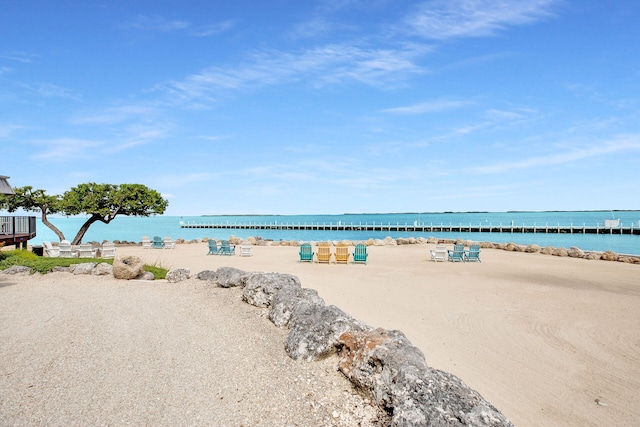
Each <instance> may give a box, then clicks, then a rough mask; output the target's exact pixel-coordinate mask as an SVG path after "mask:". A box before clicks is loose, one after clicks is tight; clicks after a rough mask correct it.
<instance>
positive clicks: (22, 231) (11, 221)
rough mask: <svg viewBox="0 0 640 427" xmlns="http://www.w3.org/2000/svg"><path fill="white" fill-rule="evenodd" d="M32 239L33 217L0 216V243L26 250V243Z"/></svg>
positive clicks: (34, 223) (34, 225) (34, 226)
mask: <svg viewBox="0 0 640 427" xmlns="http://www.w3.org/2000/svg"><path fill="white" fill-rule="evenodd" d="M34 237H36V217H35V216H0V243H4V245H5V246H8V245H15V246H16V247H20V246H22V247H23V248H26V247H27V242H28V241H29V240H30V239H33V238H34Z"/></svg>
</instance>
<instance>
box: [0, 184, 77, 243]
mask: <svg viewBox="0 0 640 427" xmlns="http://www.w3.org/2000/svg"><path fill="white" fill-rule="evenodd" d="M13 191H14V193H15V195H13V196H4V195H0V207H2V208H4V209H6V210H8V211H9V212H15V211H17V210H18V209H22V210H25V211H27V212H34V211H35V212H38V211H39V212H41V219H42V223H43V224H44V225H46V226H47V227H49V228H50V229H51V231H53V232H54V233H56V236H58V238H59V239H60V240H64V234H63V233H62V231H60V230H59V229H58V228H57V227H56V226H55V225H53V224H52V223H51V222H50V221H49V218H48V215H49V214H55V213H59V212H60V210H61V205H60V201H61V200H60V199H61V197H60V196H51V195H48V194H47V193H46V191H45V190H34V189H33V187H31V186H26V187H16V188H14V189H13Z"/></svg>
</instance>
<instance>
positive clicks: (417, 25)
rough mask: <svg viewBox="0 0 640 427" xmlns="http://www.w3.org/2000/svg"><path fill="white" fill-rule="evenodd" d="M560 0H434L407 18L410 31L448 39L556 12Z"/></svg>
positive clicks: (492, 30) (488, 33) (481, 33)
mask: <svg viewBox="0 0 640 427" xmlns="http://www.w3.org/2000/svg"><path fill="white" fill-rule="evenodd" d="M558 4H559V1H558V0H506V1H505V0H431V1H426V2H423V3H422V4H421V5H420V6H418V8H417V10H416V12H415V13H412V14H411V15H410V16H409V17H407V18H406V24H407V25H408V28H409V30H410V31H411V32H412V33H413V34H415V35H417V36H420V37H424V38H427V39H434V40H444V39H450V38H459V37H484V36H492V35H495V34H496V33H497V32H499V31H501V30H503V29H505V28H507V27H510V26H515V25H523V24H529V23H532V22H535V21H538V20H540V19H543V18H548V17H549V16H552V15H553V9H554V7H555V6H557V5H558Z"/></svg>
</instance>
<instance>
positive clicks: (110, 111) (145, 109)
mask: <svg viewBox="0 0 640 427" xmlns="http://www.w3.org/2000/svg"><path fill="white" fill-rule="evenodd" d="M156 113H157V109H156V108H155V107H150V106H146V105H123V106H119V107H110V108H106V109H105V110H104V111H103V112H101V113H97V114H88V115H79V116H76V117H74V118H73V119H72V120H71V122H72V123H73V124H115V123H120V122H126V121H129V120H132V119H138V118H140V117H141V116H142V117H147V118H148V117H150V116H153V115H155V114H156Z"/></svg>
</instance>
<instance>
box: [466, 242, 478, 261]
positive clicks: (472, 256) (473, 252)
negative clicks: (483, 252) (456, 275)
mask: <svg viewBox="0 0 640 427" xmlns="http://www.w3.org/2000/svg"><path fill="white" fill-rule="evenodd" d="M464 259H465V261H478V262H482V261H480V245H471V246H469V250H468V251H466V252H465V253H464Z"/></svg>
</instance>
